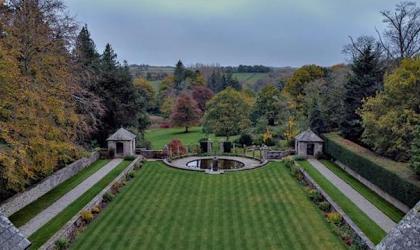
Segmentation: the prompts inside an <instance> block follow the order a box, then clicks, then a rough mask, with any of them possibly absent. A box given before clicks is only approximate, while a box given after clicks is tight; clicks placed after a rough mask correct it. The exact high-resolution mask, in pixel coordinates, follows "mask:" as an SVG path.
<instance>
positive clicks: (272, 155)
mask: <svg viewBox="0 0 420 250" xmlns="http://www.w3.org/2000/svg"><path fill="white" fill-rule="evenodd" d="M294 153H295V151H294V150H284V151H267V152H266V153H265V154H266V155H265V158H266V159H267V160H272V159H282V158H284V157H286V156H289V155H292V154H294Z"/></svg>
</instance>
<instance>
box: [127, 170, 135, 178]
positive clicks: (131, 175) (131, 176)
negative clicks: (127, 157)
mask: <svg viewBox="0 0 420 250" xmlns="http://www.w3.org/2000/svg"><path fill="white" fill-rule="evenodd" d="M135 176H136V174H135V173H134V172H130V173H128V174H127V179H133V178H134V177H135Z"/></svg>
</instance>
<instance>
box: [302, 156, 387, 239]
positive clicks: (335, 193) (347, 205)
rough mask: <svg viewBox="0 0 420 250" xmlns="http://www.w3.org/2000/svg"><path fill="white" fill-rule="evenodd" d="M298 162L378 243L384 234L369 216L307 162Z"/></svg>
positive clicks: (364, 231) (368, 235)
mask: <svg viewBox="0 0 420 250" xmlns="http://www.w3.org/2000/svg"><path fill="white" fill-rule="evenodd" d="M298 164H299V165H300V166H301V167H302V168H303V169H304V170H305V171H306V172H307V173H308V174H309V175H310V176H311V177H312V178H313V179H314V180H315V181H316V183H317V184H318V185H319V186H320V187H321V188H322V189H323V190H324V191H325V192H326V193H327V194H328V195H329V196H330V197H331V198H332V199H333V200H334V201H335V202H336V203H337V204H338V205H339V206H340V207H341V208H342V209H343V211H344V212H345V213H346V214H347V215H348V216H349V217H350V218H351V219H352V220H353V222H354V223H356V225H357V226H358V227H359V228H360V230H362V231H363V233H365V235H366V236H367V237H368V238H369V239H370V240H371V241H372V242H373V243H374V244H378V243H379V242H380V241H381V240H382V239H383V238H384V237H385V235H386V233H385V231H384V230H382V228H380V227H379V226H378V225H377V224H376V223H375V222H374V221H372V220H371V219H370V218H369V216H367V215H366V214H365V213H364V212H363V211H362V210H360V209H359V208H358V207H357V206H356V205H355V204H354V203H353V202H352V201H351V200H350V199H348V198H347V197H346V196H345V195H344V194H343V193H342V192H341V191H340V190H338V188H336V187H335V186H334V185H333V184H332V183H331V182H329V181H328V180H327V179H326V178H325V177H324V176H323V175H322V174H321V173H319V172H318V170H316V169H315V168H314V167H313V166H312V165H311V164H310V163H309V162H307V161H299V162H298Z"/></svg>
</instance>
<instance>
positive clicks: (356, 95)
mask: <svg viewBox="0 0 420 250" xmlns="http://www.w3.org/2000/svg"><path fill="white" fill-rule="evenodd" d="M358 51H359V53H358V54H357V55H355V56H354V58H353V64H352V66H351V70H352V74H351V75H350V77H349V80H348V81H347V83H346V84H345V86H344V88H345V91H344V116H343V121H342V122H341V124H340V131H341V133H342V134H343V135H344V137H345V138H347V139H351V140H359V139H360V136H361V135H362V133H363V126H362V121H361V117H360V116H359V114H358V113H357V112H358V110H359V109H360V108H361V106H362V102H363V99H364V98H366V97H370V96H374V95H375V93H376V92H377V91H378V90H379V89H380V86H381V84H382V78H383V74H384V72H383V69H382V67H381V62H380V54H379V52H378V51H377V50H376V49H375V47H374V44H372V43H370V42H369V43H366V44H364V45H363V47H362V48H360V49H359V50H358Z"/></svg>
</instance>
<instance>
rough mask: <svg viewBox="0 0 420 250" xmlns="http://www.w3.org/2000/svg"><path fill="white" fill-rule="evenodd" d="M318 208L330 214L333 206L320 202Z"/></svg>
mask: <svg viewBox="0 0 420 250" xmlns="http://www.w3.org/2000/svg"><path fill="white" fill-rule="evenodd" d="M318 207H319V209H321V210H322V211H324V212H328V211H330V209H331V205H330V203H328V202H327V201H321V202H319V203H318Z"/></svg>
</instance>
